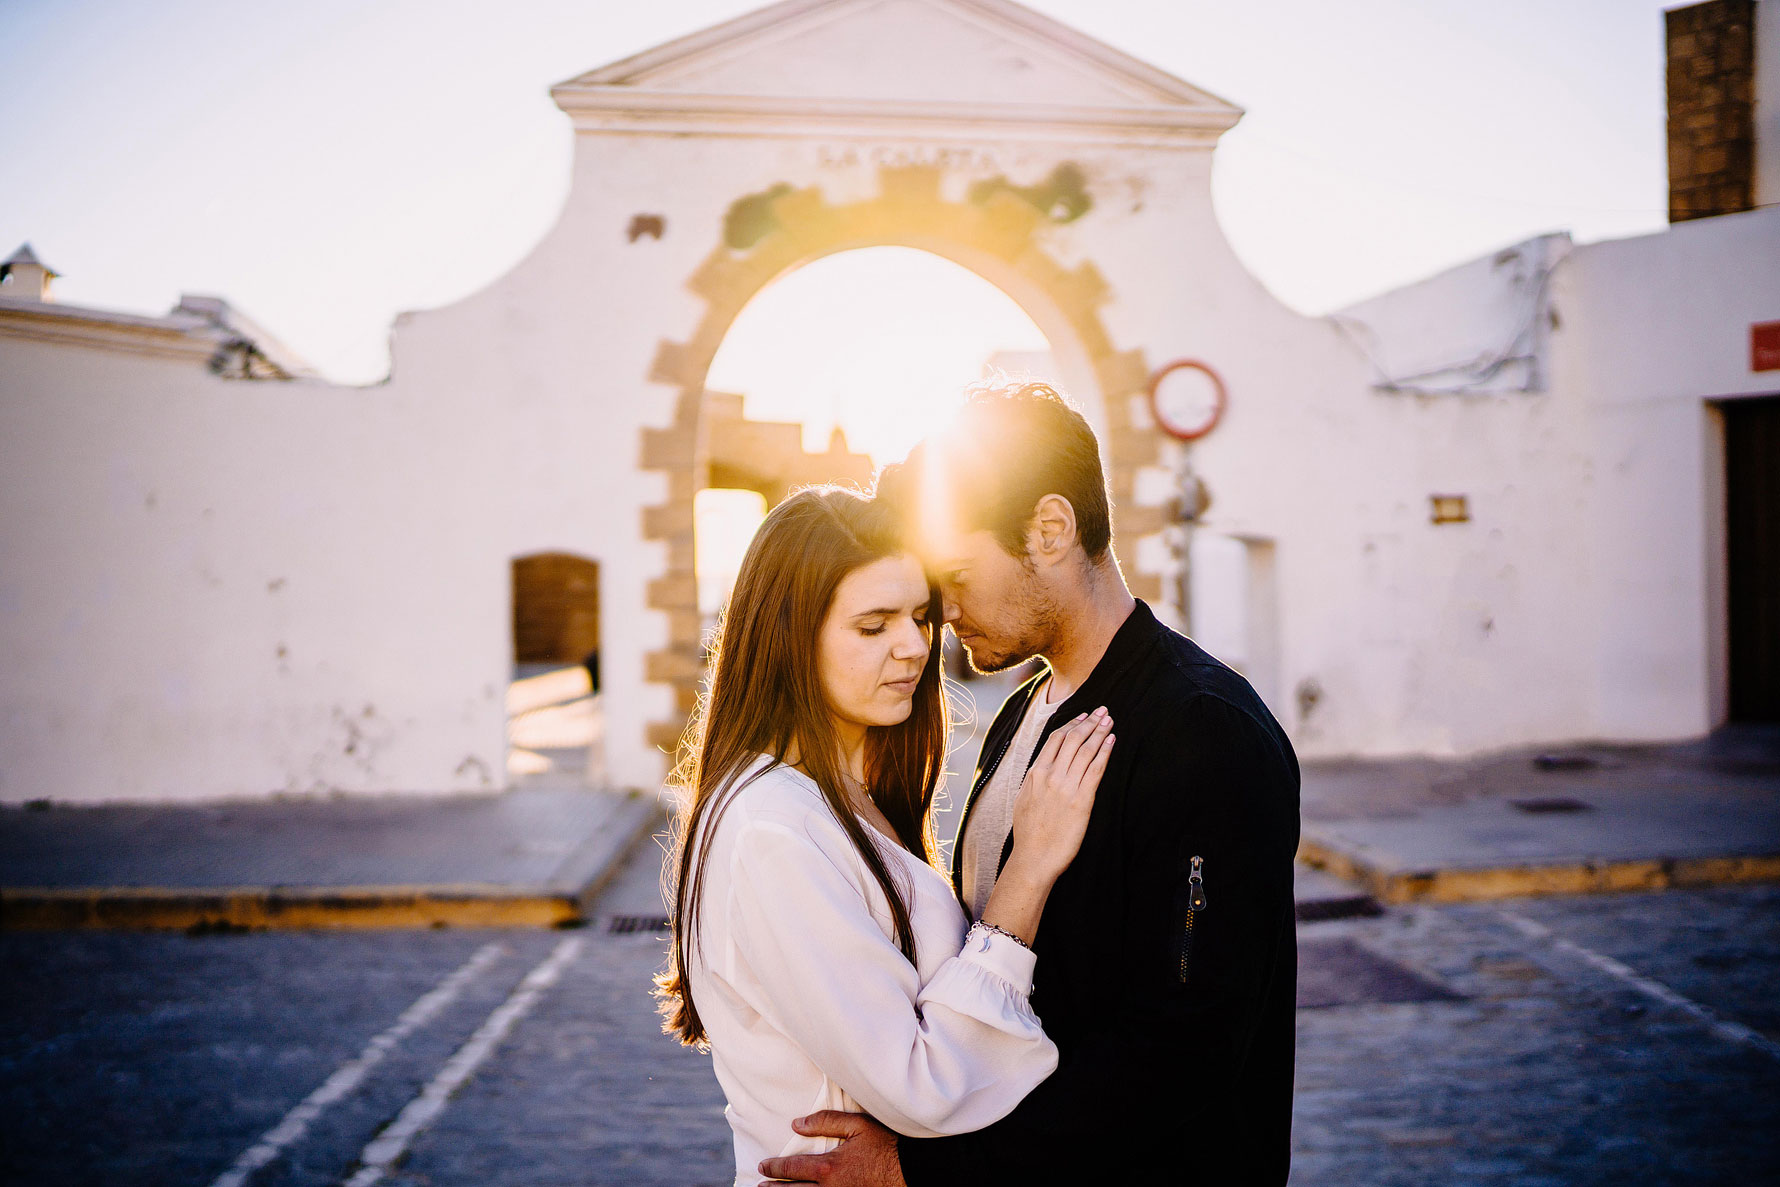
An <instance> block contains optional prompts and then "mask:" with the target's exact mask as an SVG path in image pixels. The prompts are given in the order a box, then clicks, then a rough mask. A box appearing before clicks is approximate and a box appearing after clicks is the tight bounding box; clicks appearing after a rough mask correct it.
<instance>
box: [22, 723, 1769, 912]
mask: <svg viewBox="0 0 1780 1187" xmlns="http://www.w3.org/2000/svg"><path fill="white" fill-rule="evenodd" d="M979 728H980V727H979ZM954 759H955V762H956V763H957V764H958V765H962V763H963V762H964V761H965V750H964V749H963V748H961V750H960V752H959V753H958V754H956V755H955V756H954ZM1303 819H1304V826H1303V842H1302V845H1301V847H1300V850H1299V868H1298V885H1297V898H1298V914H1299V918H1300V919H1304V920H1314V919H1327V918H1337V917H1341V916H1345V915H1355V914H1369V913H1375V912H1376V911H1377V910H1378V909H1379V908H1378V903H1381V902H1382V903H1402V902H1409V901H1414V900H1428V901H1436V902H1451V901H1458V900H1464V899H1480V898H1502V897H1512V896H1517V895H1528V894H1575V893H1584V892H1589V891H1603V890H1635V889H1660V888H1663V887H1668V886H1702V885H1712V884H1717V883H1733V882H1745V881H1753V880H1780V729H1767V730H1759V729H1745V730H1741V731H1728V732H1721V733H1720V734H1717V735H1715V736H1714V737H1713V738H1711V739H1710V740H1708V741H1705V742H1697V743H1690V744H1686V745H1678V746H1651V747H1629V746H1591V747H1582V748H1575V749H1567V750H1564V751H1561V752H1545V751H1516V752H1511V753H1506V754H1498V755H1491V756H1487V757H1484V758H1477V759H1469V760H1453V761H1438V760H1431V759H1404V760H1395V761H1372V762H1357V761H1350V762H1335V763H1309V764H1306V765H1305V769H1304V796H1303ZM664 827H665V819H664V815H663V806H662V803H661V802H660V800H659V799H658V798H657V797H655V796H652V795H645V794H640V793H639V794H631V795H625V794H620V793H613V792H602V791H595V790H589V789H586V788H583V787H580V786H576V785H572V784H564V783H562V782H560V781H559V782H556V783H554V784H552V783H545V784H543V785H539V784H537V783H535V782H530V781H528V782H527V784H525V785H523V786H521V787H520V788H518V789H515V790H509V791H505V792H500V793H495V794H485V795H452V796H441V797H426V796H359V797H351V796H348V797H341V798H333V799H316V800H299V801H294V802H293V801H288V800H284V801H280V800H269V801H244V802H234V803H227V804H206V805H190V806H174V805H128V806H111V807H69V806H51V807H47V808H41V809H33V808H23V807H4V808H0V928H5V929H15V930H16V929H25V928H67V927H97V928H187V929H194V930H231V929H259V928H274V927H279V928H282V927H434V926H454V927H479V926H483V927H485V926H530V927H548V926H575V925H577V924H582V923H585V922H587V921H588V919H589V911H590V907H591V903H592V901H593V898H594V896H595V895H596V894H598V892H599V890H600V889H601V888H602V887H603V886H604V885H605V883H606V881H607V880H608V879H609V878H610V877H611V876H612V874H613V873H614V872H615V871H616V870H617V868H618V867H619V865H620V864H621V863H622V861H623V859H624V858H625V857H626V856H627V855H628V854H630V853H631V852H633V851H634V848H635V846H637V845H639V844H645V843H647V841H646V838H648V837H649V836H650V835H651V834H654V833H658V832H660V831H662V830H663V828H664Z"/></svg>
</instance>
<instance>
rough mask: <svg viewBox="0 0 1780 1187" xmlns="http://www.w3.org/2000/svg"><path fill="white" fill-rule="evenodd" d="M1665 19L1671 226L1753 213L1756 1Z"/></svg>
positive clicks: (1723, 2)
mask: <svg viewBox="0 0 1780 1187" xmlns="http://www.w3.org/2000/svg"><path fill="white" fill-rule="evenodd" d="M1774 2H1776V3H1780V0H1774ZM1663 15H1664V22H1665V24H1666V26H1667V39H1668V72H1667V73H1668V93H1669V221H1670V222H1672V223H1678V222H1684V221H1686V220H1687V219H1692V218H1706V217H1708V216H1711V215H1715V214H1732V213H1735V212H1737V211H1739V210H1750V209H1753V208H1754V206H1755V192H1754V190H1755V187H1754V178H1755V113H1754V101H1755V0H1707V3H1704V4H1695V5H1692V6H1690V7H1688V8H1677V9H1675V10H1673V11H1671V12H1667V13H1664V14H1663Z"/></svg>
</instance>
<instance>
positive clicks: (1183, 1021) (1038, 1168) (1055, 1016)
mask: <svg viewBox="0 0 1780 1187" xmlns="http://www.w3.org/2000/svg"><path fill="white" fill-rule="evenodd" d="M1038 679H1039V678H1038V677H1034V678H1033V679H1032V680H1030V681H1027V682H1026V683H1025V684H1023V685H1021V686H1020V688H1019V689H1018V690H1017V691H1016V692H1015V693H1014V695H1012V696H1011V697H1009V698H1008V700H1007V703H1006V704H1005V705H1003V706H1002V708H1001V712H1000V713H999V714H997V715H996V718H995V722H994V724H993V725H991V726H990V728H989V734H988V737H987V738H986V739H985V740H984V743H983V753H982V757H981V759H980V760H979V765H978V769H977V774H976V778H975V779H974V780H973V781H972V788H971V795H972V798H973V799H974V796H975V794H976V791H977V789H978V788H980V787H981V786H982V785H983V783H984V781H985V780H986V779H987V778H988V777H989V775H990V774H991V773H992V772H993V771H994V769H995V767H996V766H997V764H998V763H999V762H1020V763H1025V764H1028V765H1029V764H1030V763H1031V760H1032V757H1033V755H1032V754H1018V755H1004V754H1003V753H1002V752H1003V751H1005V750H1006V748H1007V746H1008V744H1009V742H1010V740H1011V739H1012V737H1013V735H1014V732H1015V731H1016V729H1017V728H1018V726H1019V723H1020V718H1021V716H1022V714H1023V713H1024V712H1025V709H1026V704H1027V701H1028V700H1029V699H1030V697H1031V695H1032V692H1033V689H1034V686H1035V685H1036V684H1037V682H1038ZM1098 705H1105V706H1106V707H1107V710H1108V712H1109V713H1110V714H1111V715H1112V719H1113V727H1112V728H1113V734H1114V735H1115V736H1116V738H1117V742H1116V743H1115V745H1114V748H1113V754H1112V758H1111V760H1110V762H1109V763H1108V766H1107V769H1106V774H1105V776H1104V777H1103V778H1102V780H1101V783H1100V790H1099V792H1098V793H1097V795H1096V797H1095V802H1094V811H1093V815H1092V816H1091V818H1090V819H1089V822H1088V831H1087V836H1086V838H1085V839H1084V840H1083V842H1082V848H1081V852H1080V853H1079V854H1078V855H1077V856H1076V859H1075V861H1074V862H1073V863H1072V864H1071V865H1070V867H1069V869H1068V870H1067V871H1065V872H1064V874H1063V876H1062V877H1061V878H1059V879H1058V881H1057V885H1056V888H1055V889H1054V890H1053V891H1052V892H1051V897H1050V900H1049V902H1048V903H1047V904H1046V906H1045V911H1044V918H1043V921H1042V922H1041V924H1040V926H1039V929H1038V935H1037V937H1036V940H1035V942H1034V944H1033V947H1034V949H1035V950H1036V951H1037V953H1038V966H1037V972H1036V980H1035V982H1034V986H1033V992H1032V1005H1033V1008H1034V1010H1036V1011H1037V1013H1038V1015H1039V1017H1040V1018H1042V1019H1043V1021H1044V1027H1045V1032H1046V1033H1047V1034H1049V1035H1050V1036H1051V1038H1052V1039H1054V1040H1055V1041H1056V1043H1057V1047H1058V1050H1059V1052H1060V1062H1059V1064H1058V1068H1057V1071H1056V1072H1055V1073H1053V1074H1052V1075H1051V1077H1050V1078H1049V1079H1047V1080H1046V1081H1045V1082H1044V1083H1042V1084H1040V1085H1039V1086H1038V1087H1037V1088H1036V1089H1035V1090H1034V1091H1033V1092H1032V1093H1031V1095H1029V1096H1028V1097H1027V1098H1026V1099H1025V1100H1024V1101H1022V1102H1021V1103H1020V1105H1019V1106H1018V1107H1017V1108H1016V1109H1015V1110H1014V1111H1013V1112H1012V1113H1011V1114H1009V1115H1008V1116H1007V1117H1005V1118H1004V1119H1002V1120H1001V1121H999V1122H997V1123H996V1124H994V1125H991V1126H990V1127H989V1128H987V1129H983V1130H979V1131H977V1132H975V1133H966V1134H960V1135H958V1136H956V1137H946V1138H931V1139H925V1140H917V1139H914V1138H901V1139H899V1142H898V1149H899V1153H900V1156H901V1159H902V1168H903V1174H904V1176H905V1177H906V1178H907V1180H908V1182H909V1185H910V1187H938V1185H946V1184H959V1185H960V1187H963V1185H966V1184H968V1185H969V1187H983V1185H984V1184H994V1183H1043V1182H1051V1181H1063V1180H1068V1181H1072V1182H1084V1183H1095V1182H1103V1181H1111V1180H1121V1181H1136V1180H1135V1179H1133V1177H1132V1176H1133V1175H1134V1174H1141V1173H1143V1172H1141V1171H1140V1170H1139V1168H1147V1167H1151V1166H1154V1165H1155V1163H1156V1160H1157V1159H1158V1158H1160V1159H1162V1160H1163V1162H1164V1165H1166V1166H1168V1167H1169V1173H1168V1175H1167V1178H1168V1179H1169V1180H1178V1181H1181V1182H1190V1183H1195V1184H1203V1185H1205V1187H1223V1185H1224V1184H1251V1183H1255V1184H1282V1183H1284V1182H1285V1181H1286V1172H1287V1169H1288V1167H1289V1165H1290V1158H1291V1120H1292V1058H1293V1026H1294V1016H1295V1015H1294V1011H1295V997H1296V983H1297V969H1298V958H1297V939H1296V929H1295V924H1294V917H1293V906H1292V860H1293V855H1294V853H1295V852H1296V850H1297V847H1298V761H1297V758H1296V756H1295V755H1294V754H1293V752H1292V746H1291V743H1290V742H1288V741H1287V740H1286V736H1285V733H1284V732H1283V731H1282V730H1281V729H1280V727H1279V723H1278V722H1276V721H1275V720H1274V719H1273V715H1272V714H1271V713H1269V712H1268V711H1267V706H1266V705H1264V704H1263V703H1262V702H1261V698H1260V697H1258V696H1256V695H1255V691H1254V689H1252V688H1250V687H1249V684H1248V682H1247V681H1246V680H1244V679H1243V678H1242V677H1241V676H1239V675H1237V674H1236V673H1235V672H1233V671H1231V670H1230V669H1229V668H1227V667H1225V666H1224V665H1223V664H1221V663H1219V662H1218V661H1217V660H1215V659H1213V658H1212V657H1211V656H1209V655H1207V654H1206V653H1205V652H1204V651H1203V650H1201V649H1200V648H1199V647H1198V646H1197V645H1196V644H1195V643H1193V642H1192V641H1191V640H1190V639H1187V638H1185V637H1184V636H1182V635H1179V634H1177V633H1176V632H1174V631H1172V630H1169V629H1168V628H1167V627H1165V626H1163V625H1162V624H1161V623H1160V622H1158V621H1157V620H1156V617H1155V615H1154V614H1153V613H1151V611H1150V608H1149V607H1148V606H1147V605H1145V604H1144V603H1143V602H1142V601H1139V602H1138V603H1137V606H1136V609H1134V610H1133V611H1132V613H1131V616H1130V617H1129V618H1127V619H1126V620H1125V623H1124V624H1123V625H1122V626H1121V627H1120V628H1119V630H1118V633H1117V634H1115V635H1114V636H1113V640H1112V642H1111V644H1110V645H1109V646H1108V647H1107V649H1106V654H1105V655H1104V656H1102V657H1101V660H1100V662H1099V663H1098V664H1097V665H1095V667H1094V671H1093V673H1092V674H1091V675H1090V676H1089V677H1088V679H1087V681H1086V682H1084V683H1083V684H1082V686H1081V687H1080V688H1079V689H1077V690H1076V692H1075V694H1074V695H1072V696H1071V697H1070V698H1069V699H1068V700H1066V701H1065V702H1064V703H1063V704H1061V705H1059V706H1058V707H1057V708H1056V710H1055V711H1054V712H1053V713H1052V714H1051V717H1050V721H1049V723H1048V724H1047V726H1046V729H1045V731H1044V732H1045V736H1048V735H1049V734H1050V732H1051V731H1052V730H1054V729H1056V728H1059V727H1060V726H1062V725H1065V724H1067V723H1068V722H1069V721H1070V720H1071V719H1072V718H1074V717H1075V716H1076V715H1077V714H1078V713H1083V712H1087V711H1090V710H1092V709H1094V708H1095V707H1096V706H1098ZM1043 741H1044V739H1043V737H1041V738H1040V740H1039V745H1041V746H1042V745H1043ZM1036 752H1037V750H1036V747H1035V748H1034V754H1036ZM972 806H973V804H972V802H971V801H970V800H967V801H966V802H965V806H964V812H963V820H962V822H961V824H960V828H959V837H960V838H962V837H963V830H964V828H965V827H968V825H969V821H970V810H971V807H972ZM1010 847H1011V840H1010ZM1006 852H1007V851H1006V850H1004V851H1003V855H1002V860H1003V861H1005V860H1006ZM1194 858H1199V859H1200V863H1199V865H1200V872H1201V883H1200V887H1199V888H1198V889H1199V890H1200V892H1201V893H1202V895H1203V905H1202V906H1201V907H1200V908H1199V909H1198V910H1194V909H1193V908H1192V904H1191V901H1190V900H1191V898H1192V897H1194V896H1193V895H1192V893H1191V892H1192V890H1193V888H1192V887H1191V886H1190V885H1189V877H1190V875H1191V872H1192V864H1193V859H1194ZM952 866H953V883H954V886H957V884H958V882H959V879H960V874H959V870H960V866H961V862H960V860H959V858H958V857H956V856H954V858H953V862H952ZM1145 1177H1147V1175H1146V1176H1145Z"/></svg>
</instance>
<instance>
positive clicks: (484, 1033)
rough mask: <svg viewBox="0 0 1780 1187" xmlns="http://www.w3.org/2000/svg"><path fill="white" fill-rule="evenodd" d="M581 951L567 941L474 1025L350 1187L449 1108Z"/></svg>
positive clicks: (362, 1182)
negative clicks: (484, 1063) (466, 1039)
mask: <svg viewBox="0 0 1780 1187" xmlns="http://www.w3.org/2000/svg"><path fill="white" fill-rule="evenodd" d="M580 951H581V939H580V938H579V937H571V938H570V939H566V940H564V941H563V942H562V943H560V944H558V945H557V946H556V947H555V949H553V950H552V951H551V953H550V955H549V956H547V957H545V958H544V959H543V960H542V961H541V962H539V964H538V966H537V967H536V968H534V969H532V971H531V972H529V973H527V974H526V975H525V979H524V980H523V981H521V982H520V983H519V986H518V988H516V989H514V990H513V992H512V994H511V995H509V996H508V998H507V1000H506V1001H504V1002H502V1003H501V1004H500V1005H499V1006H497V1007H496V1008H495V1011H494V1013H492V1014H490V1015H489V1016H488V1018H487V1019H486V1020H485V1021H484V1022H483V1023H482V1025H481V1026H480V1027H478V1028H477V1029H476V1033H475V1034H473V1035H471V1036H470V1037H469V1040H468V1041H467V1042H465V1043H464V1045H463V1046H462V1047H459V1048H458V1049H457V1051H456V1053H455V1054H453V1055H452V1057H451V1058H450V1059H448V1060H446V1061H445V1066H443V1067H441V1068H440V1069H439V1071H438V1074H437V1075H435V1076H434V1077H433V1078H432V1079H431V1080H430V1081H428V1082H427V1085H426V1087H425V1088H422V1089H421V1090H420V1095H419V1096H417V1097H415V1098H414V1099H413V1100H411V1101H409V1102H408V1104H407V1105H406V1106H405V1107H404V1108H403V1109H402V1111H401V1112H400V1113H398V1114H397V1115H396V1119H395V1120H394V1121H392V1122H390V1124H389V1128H388V1129H385V1130H384V1131H383V1132H382V1133H381V1134H379V1135H378V1136H377V1137H376V1139H375V1140H373V1141H372V1142H371V1144H370V1145H368V1146H366V1147H365V1148H364V1151H363V1153H361V1154H360V1155H359V1170H358V1172H357V1173H356V1174H354V1175H353V1176H352V1177H351V1178H350V1179H348V1180H346V1187H370V1185H371V1184H372V1183H375V1182H377V1180H379V1179H381V1178H382V1177H383V1176H384V1175H385V1174H386V1173H388V1171H389V1168H390V1166H391V1165H392V1164H393V1163H394V1162H395V1160H396V1159H398V1158H400V1157H401V1156H402V1154H403V1152H404V1151H406V1150H407V1149H408V1146H409V1145H410V1144H411V1143H412V1142H413V1141H414V1139H415V1138H416V1137H417V1136H419V1134H420V1131H421V1130H423V1129H425V1128H426V1127H427V1126H428V1125H430V1124H431V1123H432V1121H433V1119H434V1118H436V1117H437V1116H438V1115H439V1114H440V1113H441V1112H442V1111H443V1110H444V1108H445V1104H446V1102H447V1101H448V1100H449V1099H450V1097H451V1094H452V1093H453V1092H456V1091H457V1090H458V1089H459V1088H461V1087H462V1086H463V1084H464V1081H466V1080H468V1079H469V1078H470V1077H471V1076H472V1075H474V1074H475V1071H476V1069H477V1068H478V1067H480V1066H481V1064H482V1061H483V1060H485V1059H487V1058H488V1056H489V1053H490V1052H491V1051H493V1050H494V1048H495V1046H496V1044H498V1043H499V1042H500V1041H501V1040H502V1039H503V1038H505V1037H506V1036H507V1032H508V1031H510V1030H512V1029H513V1026H514V1024H515V1023H517V1022H518V1021H519V1020H520V1019H521V1018H523V1017H525V1015H526V1014H527V1013H528V1012H529V1011H530V1010H531V1008H532V1007H533V1006H534V1005H536V1004H537V1001H538V998H539V997H540V996H542V994H543V992H544V991H545V990H546V989H548V988H550V987H551V986H552V985H554V984H556V981H557V978H559V977H561V976H562V970H563V967H564V966H565V965H567V964H568V963H569V961H571V960H573V959H574V958H575V955H576V953H578V952H580Z"/></svg>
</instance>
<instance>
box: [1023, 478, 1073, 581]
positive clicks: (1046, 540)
mask: <svg viewBox="0 0 1780 1187" xmlns="http://www.w3.org/2000/svg"><path fill="white" fill-rule="evenodd" d="M1077 542H1078V541H1077V536H1076V526H1075V508H1074V507H1073V506H1071V505H1070V502H1069V500H1068V499H1066V498H1064V497H1063V496H1062V495H1046V496H1044V497H1043V498H1041V499H1040V500H1039V501H1038V505H1037V506H1036V507H1035V508H1034V509H1033V514H1032V526H1031V527H1030V528H1028V529H1027V530H1026V550H1027V552H1028V554H1029V555H1030V556H1031V557H1032V559H1033V561H1034V563H1036V564H1040V565H1054V564H1056V563H1057V562H1059V561H1061V560H1063V559H1064V558H1065V557H1067V556H1068V555H1069V550H1070V549H1072V548H1074V547H1075V545H1076V543H1077Z"/></svg>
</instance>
